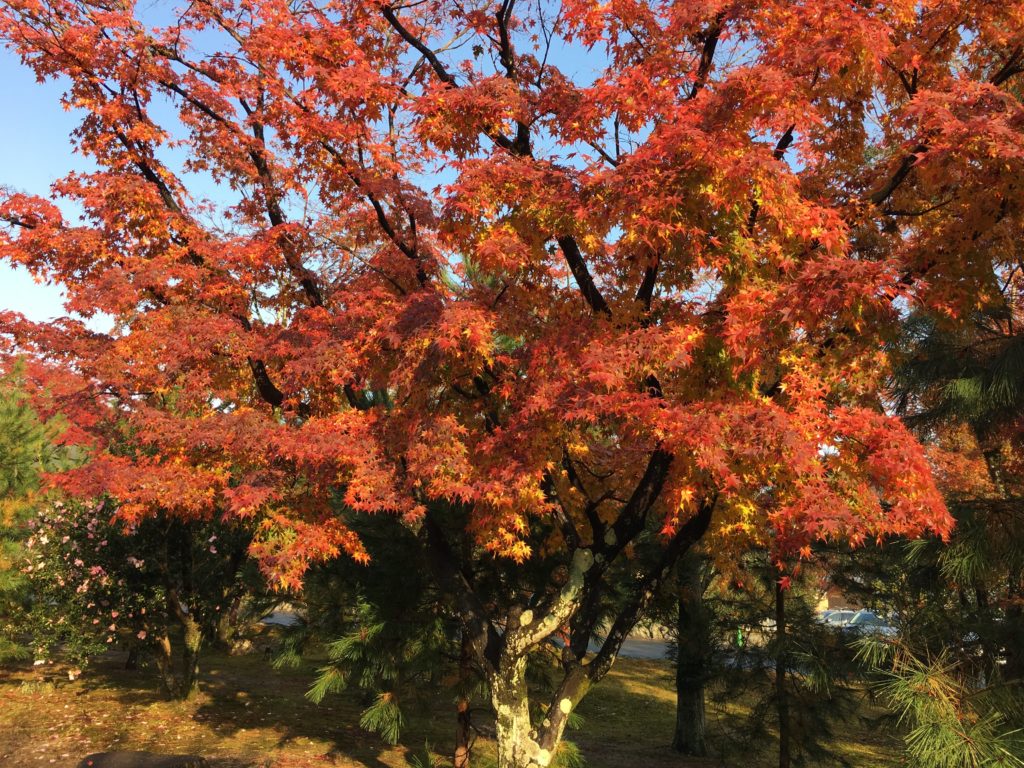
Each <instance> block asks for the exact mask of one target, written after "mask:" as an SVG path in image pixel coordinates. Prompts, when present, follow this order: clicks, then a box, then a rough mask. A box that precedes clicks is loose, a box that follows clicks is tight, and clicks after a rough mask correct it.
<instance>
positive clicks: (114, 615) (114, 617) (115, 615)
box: [110, 611, 121, 619]
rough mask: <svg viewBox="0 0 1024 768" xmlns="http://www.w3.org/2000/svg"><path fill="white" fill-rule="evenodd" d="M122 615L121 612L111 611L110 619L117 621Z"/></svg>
mask: <svg viewBox="0 0 1024 768" xmlns="http://www.w3.org/2000/svg"><path fill="white" fill-rule="evenodd" d="M120 615H121V613H120V611H111V612H110V618H112V619H116V618H117V617H118V616H120Z"/></svg>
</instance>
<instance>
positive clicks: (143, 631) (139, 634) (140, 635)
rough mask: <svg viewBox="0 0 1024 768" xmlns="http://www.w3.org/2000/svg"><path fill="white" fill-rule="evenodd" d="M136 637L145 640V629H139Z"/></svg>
mask: <svg viewBox="0 0 1024 768" xmlns="http://www.w3.org/2000/svg"><path fill="white" fill-rule="evenodd" d="M136 637H137V638H139V640H145V639H146V630H144V629H140V630H139V633H138V634H137V635H136Z"/></svg>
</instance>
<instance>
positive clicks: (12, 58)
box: [0, 48, 85, 320]
mask: <svg viewBox="0 0 1024 768" xmlns="http://www.w3.org/2000/svg"><path fill="white" fill-rule="evenodd" d="M0 83H3V85H2V86H0V92H2V94H3V102H4V103H5V104H8V105H16V106H15V109H13V110H12V111H11V112H8V117H7V118H6V119H4V120H0V184H3V185H4V186H7V187H12V188H14V189H16V190H19V191H23V192H29V193H33V194H39V195H45V194H47V193H48V191H49V187H50V184H51V183H53V181H55V180H56V179H58V178H60V177H61V176H64V175H65V174H67V172H68V171H70V170H72V169H74V168H82V167H85V164H84V161H83V159H82V158H81V157H78V156H76V155H74V154H73V153H72V151H71V142H70V140H69V134H70V132H71V131H72V130H73V129H74V127H75V125H76V124H77V119H76V118H75V116H74V115H73V114H71V113H69V112H65V111H64V110H63V108H62V107H61V105H60V96H61V93H62V89H61V87H60V86H59V85H57V84H55V83H52V82H50V83H45V84H40V83H37V82H36V79H35V75H34V74H33V73H32V71H31V70H29V69H28V68H27V67H25V66H24V65H22V63H21V61H20V60H19V59H18V57H17V56H16V55H14V54H13V53H11V52H10V51H8V50H6V49H3V48H0ZM0 307H2V308H3V309H13V310H17V311H18V312H21V313H23V314H24V315H26V316H27V317H29V318H31V319H33V320H45V319H49V318H52V317H56V316H59V315H62V314H64V309H63V306H62V305H61V292H60V289H59V288H58V287H57V286H53V285H40V284H37V283H36V282H35V281H34V280H33V279H32V276H31V275H29V274H28V273H27V272H26V271H24V270H14V269H12V268H11V267H9V266H7V265H5V264H0Z"/></svg>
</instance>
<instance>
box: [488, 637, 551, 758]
mask: <svg viewBox="0 0 1024 768" xmlns="http://www.w3.org/2000/svg"><path fill="white" fill-rule="evenodd" d="M502 662H503V663H502V664H501V665H500V666H499V669H498V672H497V674H496V675H494V677H493V678H492V679H491V703H492V704H493V705H494V713H495V729H496V733H497V741H498V768H535V767H536V766H539V767H540V768H545V766H547V765H548V764H549V763H550V762H551V755H550V754H546V753H544V754H542V750H541V747H540V744H539V743H538V742H537V739H536V733H535V732H533V727H532V724H531V722H530V700H529V697H528V695H527V689H526V657H525V656H520V657H518V658H514V659H502Z"/></svg>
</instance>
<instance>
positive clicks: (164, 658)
mask: <svg viewBox="0 0 1024 768" xmlns="http://www.w3.org/2000/svg"><path fill="white" fill-rule="evenodd" d="M156 668H157V671H158V672H159V673H160V686H161V687H162V688H163V691H164V694H165V695H166V696H167V697H168V698H171V699H176V698H178V680H177V677H176V676H175V674H174V661H173V658H172V656H171V638H170V637H169V636H168V635H167V633H166V632H164V633H163V634H161V635H160V636H159V637H158V638H157V640H156Z"/></svg>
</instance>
